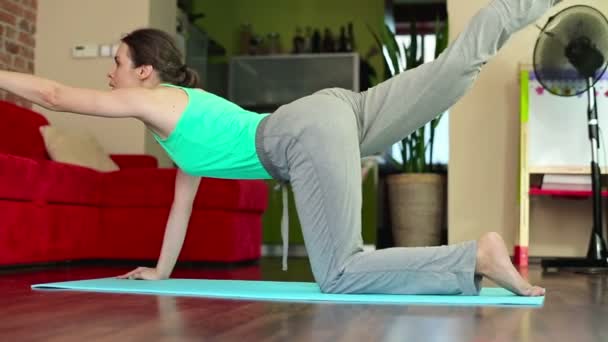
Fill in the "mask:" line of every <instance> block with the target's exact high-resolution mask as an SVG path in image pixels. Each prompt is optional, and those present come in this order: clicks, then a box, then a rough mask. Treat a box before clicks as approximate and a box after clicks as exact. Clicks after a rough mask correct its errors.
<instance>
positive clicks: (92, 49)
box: [72, 44, 99, 58]
mask: <svg viewBox="0 0 608 342" xmlns="http://www.w3.org/2000/svg"><path fill="white" fill-rule="evenodd" d="M97 56H99V47H98V46H97V44H79V45H75V46H74V47H72V57H74V58H93V57H97Z"/></svg>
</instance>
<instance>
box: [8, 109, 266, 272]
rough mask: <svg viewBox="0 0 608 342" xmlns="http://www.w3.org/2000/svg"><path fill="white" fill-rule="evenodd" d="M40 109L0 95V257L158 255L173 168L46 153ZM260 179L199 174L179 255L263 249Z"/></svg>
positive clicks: (232, 258)
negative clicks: (105, 164)
mask: <svg viewBox="0 0 608 342" xmlns="http://www.w3.org/2000/svg"><path fill="white" fill-rule="evenodd" d="M47 124H48V122H47V120H46V119H45V118H44V117H43V116H42V115H40V114H38V113H36V112H34V111H32V110H29V109H26V108H22V107H19V106H16V105H14V104H12V103H9V102H4V101H0V129H1V131H2V134H0V266H7V265H21V264H34V263H40V262H42V263H46V262H57V261H67V260H84V259H118V260H156V259H157V258H158V256H159V253H160V248H161V243H162V239H163V234H164V229H165V224H166V221H167V217H168V214H169V210H170V206H171V203H172V200H173V188H174V181H175V173H176V169H172V168H158V167H157V161H156V159H155V158H154V157H152V156H147V155H112V156H111V157H112V159H113V160H114V161H115V162H116V163H117V164H118V165H119V167H120V170H119V171H115V172H98V171H95V170H93V169H89V168H84V167H79V166H75V165H70V164H64V163H59V162H55V161H52V160H50V159H49V157H48V155H47V152H46V149H45V145H44V141H43V139H42V136H41V134H40V131H39V127H40V126H42V125H47ZM267 202H268V189H267V185H266V183H265V182H264V181H258V180H247V181H241V180H221V179H212V178H203V179H202V180H201V185H200V187H199V190H198V194H197V197H196V199H195V201H194V208H193V212H192V217H191V220H190V225H189V228H188V233H187V236H186V241H185V243H184V246H183V249H182V252H181V254H180V258H179V260H180V261H207V262H231V263H232V262H240V261H249V260H256V259H258V258H259V257H260V249H261V239H262V232H261V229H262V215H263V213H264V211H265V209H266V206H267Z"/></svg>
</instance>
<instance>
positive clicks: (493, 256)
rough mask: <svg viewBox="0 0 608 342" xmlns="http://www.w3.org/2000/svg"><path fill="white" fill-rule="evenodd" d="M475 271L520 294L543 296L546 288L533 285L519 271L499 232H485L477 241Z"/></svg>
mask: <svg viewBox="0 0 608 342" xmlns="http://www.w3.org/2000/svg"><path fill="white" fill-rule="evenodd" d="M475 272H476V273H477V274H479V275H482V276H484V277H488V278H489V279H490V280H492V281H493V282H495V283H496V284H498V285H500V286H502V287H504V288H506V289H507V290H509V291H511V292H513V293H515V294H518V295H520V296H543V295H544V294H545V289H543V288H542V287H538V286H532V285H531V284H530V283H528V282H527V281H526V280H524V278H522V277H521V275H520V274H519V273H518V272H517V270H516V269H515V267H514V266H513V264H512V263H511V259H510V258H509V252H508V251H507V247H506V246H505V242H504V240H503V239H502V237H500V235H498V234H497V233H487V234H484V235H483V236H482V237H481V238H480V239H479V240H478V241H477V266H476V267H475Z"/></svg>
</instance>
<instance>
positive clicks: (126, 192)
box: [102, 168, 268, 212]
mask: <svg viewBox="0 0 608 342" xmlns="http://www.w3.org/2000/svg"><path fill="white" fill-rule="evenodd" d="M175 175H176V169H174V168H149V169H125V170H120V171H116V172H109V173H104V174H103V186H102V204H103V205H104V206H106V207H170V206H171V203H172V202H173V191H174V189H175ZM267 202H268V188H267V186H266V183H265V182H264V181H259V180H232V179H216V178H204V177H203V179H202V180H201V184H200V186H199V189H198V191H197V195H196V198H195V200H194V208H195V209H220V210H245V211H257V212H260V211H264V210H265V209H266V205H267Z"/></svg>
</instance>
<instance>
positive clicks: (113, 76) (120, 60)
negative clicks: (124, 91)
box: [108, 43, 142, 89]
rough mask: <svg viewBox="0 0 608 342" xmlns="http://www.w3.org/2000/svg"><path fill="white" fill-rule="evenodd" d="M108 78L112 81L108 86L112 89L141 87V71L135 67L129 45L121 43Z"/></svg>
mask: <svg viewBox="0 0 608 342" xmlns="http://www.w3.org/2000/svg"><path fill="white" fill-rule="evenodd" d="M108 78H109V79H110V81H109V84H108V85H109V86H110V88H112V89H119V88H132V87H139V86H141V81H142V80H141V77H140V70H139V68H135V67H134V66H133V61H132V60H131V56H130V55H129V46H128V45H127V44H125V43H120V45H119V46H118V50H117V51H116V55H115V56H114V64H113V65H112V68H111V69H110V72H109V73H108Z"/></svg>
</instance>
